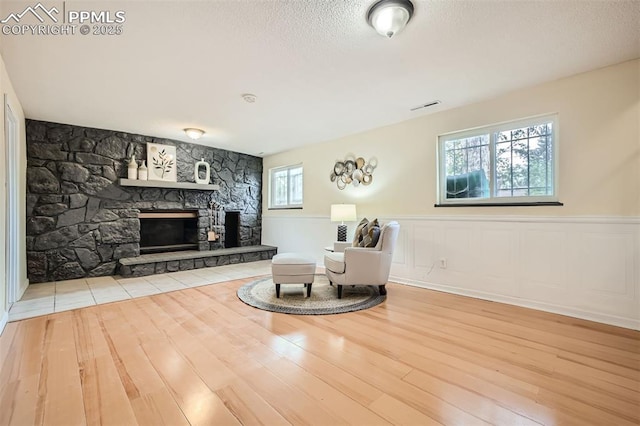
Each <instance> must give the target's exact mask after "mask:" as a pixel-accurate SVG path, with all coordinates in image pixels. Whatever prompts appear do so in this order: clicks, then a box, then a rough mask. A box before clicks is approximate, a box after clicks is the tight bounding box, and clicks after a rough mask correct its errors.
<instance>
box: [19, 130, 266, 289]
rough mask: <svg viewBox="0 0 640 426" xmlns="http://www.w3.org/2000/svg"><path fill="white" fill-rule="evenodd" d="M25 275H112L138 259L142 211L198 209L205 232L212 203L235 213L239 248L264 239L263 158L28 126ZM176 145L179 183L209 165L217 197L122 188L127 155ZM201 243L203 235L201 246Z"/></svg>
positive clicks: (50, 277) (113, 134)
mask: <svg viewBox="0 0 640 426" xmlns="http://www.w3.org/2000/svg"><path fill="white" fill-rule="evenodd" d="M26 128H27V131H26V133H27V134H26V136H27V270H28V272H27V273H28V278H29V281H30V282H32V283H35V282H44V281H54V280H64V279H73V278H81V277H91V276H101V275H113V274H115V273H116V269H117V266H118V259H120V258H124V257H134V256H138V255H139V253H140V245H139V243H140V222H139V220H138V214H139V212H140V210H141V209H142V210H168V209H172V210H183V209H189V210H198V216H199V225H198V226H199V232H200V233H203V232H204V233H206V227H207V226H208V218H209V211H208V207H209V201H210V200H214V201H215V202H216V203H218V204H220V205H222V206H224V208H225V210H228V211H239V212H240V245H241V246H249V245H258V244H260V235H261V222H262V218H261V193H262V188H261V186H262V159H261V158H258V157H253V156H250V155H246V154H240V153H236V152H231V151H225V150H221V149H216V148H208V147H204V146H201V145H194V144H188V143H183V142H179V141H174V140H168V139H160V138H155V137H150V136H141V135H134V134H129V133H123V132H117V131H111V130H100V129H92V128H86V127H79V126H72V125H67V124H57V123H49V122H42V121H35V120H27V127H26ZM147 142H153V143H160V144H164V145H173V146H175V147H176V152H177V166H178V169H177V172H178V182H194V165H195V162H196V161H198V160H200V159H201V158H204V159H205V161H207V162H208V163H209V164H210V165H211V183H214V184H218V185H220V190H219V191H199V190H174V189H160V188H136V187H121V186H120V185H119V184H118V182H117V180H118V178H121V177H126V175H127V163H128V159H129V158H131V155H133V154H135V156H136V159H138V160H142V159H145V158H146V143H147ZM203 239H204V240H205V241H206V237H204V238H201V240H203Z"/></svg>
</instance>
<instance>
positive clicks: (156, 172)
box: [147, 143, 178, 182]
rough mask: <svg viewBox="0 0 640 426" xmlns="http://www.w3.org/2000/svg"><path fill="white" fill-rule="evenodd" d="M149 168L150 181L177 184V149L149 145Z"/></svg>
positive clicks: (154, 144)
mask: <svg viewBox="0 0 640 426" xmlns="http://www.w3.org/2000/svg"><path fill="white" fill-rule="evenodd" d="M147 167H148V169H149V177H148V179H149V180H164V181H168V182H176V181H177V180H178V173H177V165H176V147H175V146H171V145H160V144H157V143H148V144H147Z"/></svg>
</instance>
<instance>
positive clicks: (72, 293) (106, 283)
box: [9, 260, 271, 321]
mask: <svg viewBox="0 0 640 426" xmlns="http://www.w3.org/2000/svg"><path fill="white" fill-rule="evenodd" d="M261 275H271V260H260V261H257V262H248V263H236V264H233V265H225V266H216V267H213V268H202V269H192V270H190V271H180V272H169V273H166V274H156V275H148V276H145V277H136V278H122V277H119V276H115V277H95V278H81V279H77V280H68V281H55V282H48V283H41V284H31V285H30V286H29V287H28V288H27V290H26V291H25V292H24V295H23V296H22V299H20V300H19V301H18V302H16V303H14V304H13V306H12V307H11V309H10V310H9V321H18V320H21V319H26V318H32V317H37V316H40V315H47V314H51V313H54V312H62V311H69V310H72V309H78V308H84V307H87V306H92V305H100V304H102V303H111V302H117V301H120V300H126V299H133V298H136V297H142V296H150V295H153V294H159V293H166V292H169V291H175V290H182V289H185V288H190V287H198V286H202V285H207V284H215V283H220V282H225V281H231V280H237V279H240V278H250V277H256V276H261Z"/></svg>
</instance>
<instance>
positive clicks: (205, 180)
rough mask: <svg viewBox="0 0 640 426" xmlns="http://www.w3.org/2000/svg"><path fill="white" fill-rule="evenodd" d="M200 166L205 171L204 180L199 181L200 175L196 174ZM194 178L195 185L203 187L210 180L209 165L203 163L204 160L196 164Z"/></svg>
mask: <svg viewBox="0 0 640 426" xmlns="http://www.w3.org/2000/svg"><path fill="white" fill-rule="evenodd" d="M201 166H204V169H205V177H204V179H200V173H198V172H199V171H200V167H201ZM194 178H195V181H196V183H199V184H204V185H206V184H208V183H209V180H210V179H211V168H210V167H209V163H207V162H206V161H204V158H203V159H201V160H200V161H198V162H197V163H196V167H195V170H194Z"/></svg>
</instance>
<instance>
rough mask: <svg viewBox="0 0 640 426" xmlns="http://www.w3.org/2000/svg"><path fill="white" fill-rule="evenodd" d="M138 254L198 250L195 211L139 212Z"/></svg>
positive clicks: (196, 216)
mask: <svg viewBox="0 0 640 426" xmlns="http://www.w3.org/2000/svg"><path fill="white" fill-rule="evenodd" d="M139 218H140V254H145V253H163V252H170V251H180V250H197V249H198V213H197V212H196V211H161V212H159V211H153V212H140V216H139Z"/></svg>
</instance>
